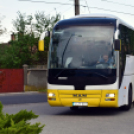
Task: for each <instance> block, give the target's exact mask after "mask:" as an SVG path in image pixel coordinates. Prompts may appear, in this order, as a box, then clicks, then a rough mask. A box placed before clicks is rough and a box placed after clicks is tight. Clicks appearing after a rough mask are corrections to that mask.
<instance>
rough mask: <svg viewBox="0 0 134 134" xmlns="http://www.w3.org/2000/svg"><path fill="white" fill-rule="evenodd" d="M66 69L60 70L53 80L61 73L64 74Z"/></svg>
mask: <svg viewBox="0 0 134 134" xmlns="http://www.w3.org/2000/svg"><path fill="white" fill-rule="evenodd" d="M65 70H66V69H62V70H61V71H60V72H59V73H58V74H57V75H56V76H55V77H54V78H55V79H56V78H57V77H58V76H59V75H60V74H61V73H62V72H64V71H65Z"/></svg>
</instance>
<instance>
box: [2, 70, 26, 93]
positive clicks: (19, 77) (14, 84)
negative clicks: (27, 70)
mask: <svg viewBox="0 0 134 134" xmlns="http://www.w3.org/2000/svg"><path fill="white" fill-rule="evenodd" d="M22 91H24V71H23V69H0V93H2V92H3V93H4V92H22Z"/></svg>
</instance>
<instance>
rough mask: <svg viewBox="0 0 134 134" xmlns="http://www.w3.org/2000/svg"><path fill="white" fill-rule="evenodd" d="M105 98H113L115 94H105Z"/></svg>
mask: <svg viewBox="0 0 134 134" xmlns="http://www.w3.org/2000/svg"><path fill="white" fill-rule="evenodd" d="M106 97H115V94H106Z"/></svg>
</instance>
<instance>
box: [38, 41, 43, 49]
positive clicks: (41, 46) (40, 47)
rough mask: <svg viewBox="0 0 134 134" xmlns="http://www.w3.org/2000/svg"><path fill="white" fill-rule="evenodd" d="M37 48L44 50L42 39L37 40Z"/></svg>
mask: <svg viewBox="0 0 134 134" xmlns="http://www.w3.org/2000/svg"><path fill="white" fill-rule="evenodd" d="M38 50H39V51H44V40H39V42H38Z"/></svg>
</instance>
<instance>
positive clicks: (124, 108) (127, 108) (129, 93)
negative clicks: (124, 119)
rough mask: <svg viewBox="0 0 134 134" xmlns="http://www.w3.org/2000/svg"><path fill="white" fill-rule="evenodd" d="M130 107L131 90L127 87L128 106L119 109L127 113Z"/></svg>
mask: <svg viewBox="0 0 134 134" xmlns="http://www.w3.org/2000/svg"><path fill="white" fill-rule="evenodd" d="M131 107H132V88H131V87H129V91H128V104H127V105H125V106H122V107H120V109H121V110H125V111H128V110H130V109H131Z"/></svg>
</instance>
